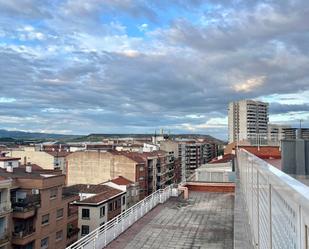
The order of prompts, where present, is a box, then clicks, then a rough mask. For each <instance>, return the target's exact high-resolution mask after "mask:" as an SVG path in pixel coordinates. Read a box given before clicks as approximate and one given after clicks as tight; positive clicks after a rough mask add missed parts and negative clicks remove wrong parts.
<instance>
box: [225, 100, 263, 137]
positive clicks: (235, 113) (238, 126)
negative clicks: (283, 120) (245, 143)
mask: <svg viewBox="0 0 309 249" xmlns="http://www.w3.org/2000/svg"><path fill="white" fill-rule="evenodd" d="M228 129H229V143H232V142H235V141H237V140H247V139H251V138H252V137H254V136H255V135H256V134H265V135H266V134H267V131H268V103H265V102H261V101H255V100H240V101H235V102H231V103H229V107H228Z"/></svg>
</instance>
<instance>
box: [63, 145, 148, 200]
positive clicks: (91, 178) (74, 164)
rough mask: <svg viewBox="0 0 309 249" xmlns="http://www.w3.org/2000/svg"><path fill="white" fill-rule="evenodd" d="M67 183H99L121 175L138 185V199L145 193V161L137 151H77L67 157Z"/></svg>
mask: <svg viewBox="0 0 309 249" xmlns="http://www.w3.org/2000/svg"><path fill="white" fill-rule="evenodd" d="M67 163H68V164H67V183H68V185H74V184H80V183H81V184H100V183H103V182H106V181H109V180H112V179H114V178H116V177H118V176H123V177H125V178H127V179H128V180H130V181H132V182H134V183H137V184H138V185H139V187H140V193H139V194H140V197H139V198H140V200H141V199H143V198H144V197H145V196H146V195H147V185H148V184H147V170H146V165H145V161H144V160H143V159H142V158H141V157H139V156H138V153H137V152H118V151H109V152H106V151H78V152H74V153H72V154H70V155H69V156H68V157H67Z"/></svg>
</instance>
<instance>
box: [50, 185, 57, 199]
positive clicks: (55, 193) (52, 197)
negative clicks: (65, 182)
mask: <svg viewBox="0 0 309 249" xmlns="http://www.w3.org/2000/svg"><path fill="white" fill-rule="evenodd" d="M57 193H58V189H57V188H53V189H51V190H50V193H49V198H50V199H55V198H57Z"/></svg>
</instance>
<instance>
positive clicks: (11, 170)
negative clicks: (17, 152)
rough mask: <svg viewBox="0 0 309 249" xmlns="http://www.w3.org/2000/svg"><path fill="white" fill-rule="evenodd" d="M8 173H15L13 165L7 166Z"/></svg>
mask: <svg viewBox="0 0 309 249" xmlns="http://www.w3.org/2000/svg"><path fill="white" fill-rule="evenodd" d="M6 171H7V172H9V173H13V166H12V165H8V166H6Z"/></svg>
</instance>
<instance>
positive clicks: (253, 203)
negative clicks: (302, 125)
mask: <svg viewBox="0 0 309 249" xmlns="http://www.w3.org/2000/svg"><path fill="white" fill-rule="evenodd" d="M237 160H238V169H239V177H240V189H241V193H242V195H243V197H244V198H243V199H244V200H245V204H246V205H245V206H246V207H247V212H248V216H249V223H250V227H251V234H252V241H253V244H254V246H255V247H256V248H259V249H270V248H273V249H277V248H278V249H279V248H280V249H291V248H292V249H300V248H306V249H307V248H309V230H308V229H309V187H307V186H306V185H304V184H302V183H301V182H299V181H297V180H295V179H294V178H292V177H290V176H289V175H287V174H285V173H284V172H282V171H280V170H278V169H277V168H275V167H273V166H271V165H270V164H268V163H267V162H265V161H264V160H262V159H260V158H258V157H256V156H255V155H253V154H251V153H249V152H248V151H246V150H244V149H239V150H238V153H237Z"/></svg>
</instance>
